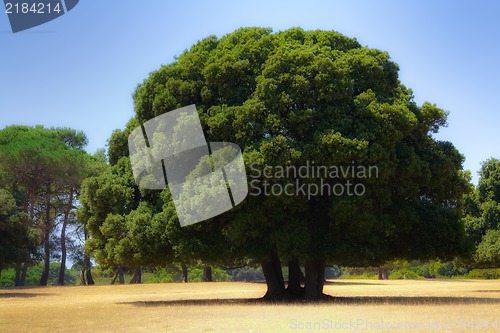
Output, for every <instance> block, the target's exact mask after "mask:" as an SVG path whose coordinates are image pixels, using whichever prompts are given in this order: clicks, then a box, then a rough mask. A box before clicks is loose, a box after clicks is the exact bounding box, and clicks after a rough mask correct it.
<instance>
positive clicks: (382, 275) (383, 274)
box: [378, 267, 389, 280]
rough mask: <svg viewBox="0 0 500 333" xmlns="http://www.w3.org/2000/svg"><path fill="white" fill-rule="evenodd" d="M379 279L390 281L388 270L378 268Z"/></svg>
mask: <svg viewBox="0 0 500 333" xmlns="http://www.w3.org/2000/svg"><path fill="white" fill-rule="evenodd" d="M378 279H379V280H389V273H388V270H387V268H383V267H379V268H378Z"/></svg>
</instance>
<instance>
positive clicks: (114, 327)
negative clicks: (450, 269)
mask: <svg viewBox="0 0 500 333" xmlns="http://www.w3.org/2000/svg"><path fill="white" fill-rule="evenodd" d="M264 292H265V285H264V284H258V283H235V282H230V283H188V284H146V285H124V286H119V285H118V286H92V287H85V286H81V287H47V288H24V289H8V290H0V332H2V333H3V332H115V333H116V332H500V322H499V321H500V281H493V280H490V281H476V280H451V281H446V280H432V281H431V280H418V281H409V280H406V281H366V280H363V281H358V280H340V281H339V280H336V281H334V282H332V283H329V284H328V285H327V286H326V287H325V292H326V293H328V294H330V295H333V296H334V297H336V298H335V301H334V302H328V303H316V304H311V303H304V304H268V303H259V302H255V301H251V300H249V299H252V298H258V297H260V296H262V295H263V294H264Z"/></svg>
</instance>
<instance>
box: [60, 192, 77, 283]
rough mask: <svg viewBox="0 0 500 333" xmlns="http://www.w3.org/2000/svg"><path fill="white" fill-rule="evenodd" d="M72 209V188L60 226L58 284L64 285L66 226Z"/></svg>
mask: <svg viewBox="0 0 500 333" xmlns="http://www.w3.org/2000/svg"><path fill="white" fill-rule="evenodd" d="M71 209H73V189H71V190H70V191H69V198H68V206H67V207H66V209H65V210H64V217H63V222H62V226H61V267H60V268H59V280H58V284H59V285H60V286H64V273H65V271H66V227H67V226H68V222H69V214H70V213H71Z"/></svg>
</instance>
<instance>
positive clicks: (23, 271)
mask: <svg viewBox="0 0 500 333" xmlns="http://www.w3.org/2000/svg"><path fill="white" fill-rule="evenodd" d="M26 274H28V265H27V264H26V263H24V264H23V267H22V268H21V280H20V281H19V286H21V287H24V285H25V284H26Z"/></svg>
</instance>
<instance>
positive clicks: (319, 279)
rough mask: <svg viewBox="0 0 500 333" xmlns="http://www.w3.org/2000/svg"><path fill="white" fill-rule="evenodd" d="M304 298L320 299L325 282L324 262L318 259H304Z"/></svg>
mask: <svg viewBox="0 0 500 333" xmlns="http://www.w3.org/2000/svg"><path fill="white" fill-rule="evenodd" d="M305 270H306V285H305V295H304V296H305V298H306V299H321V298H322V297H323V286H324V283H325V262H324V261H320V260H306V263H305Z"/></svg>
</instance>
